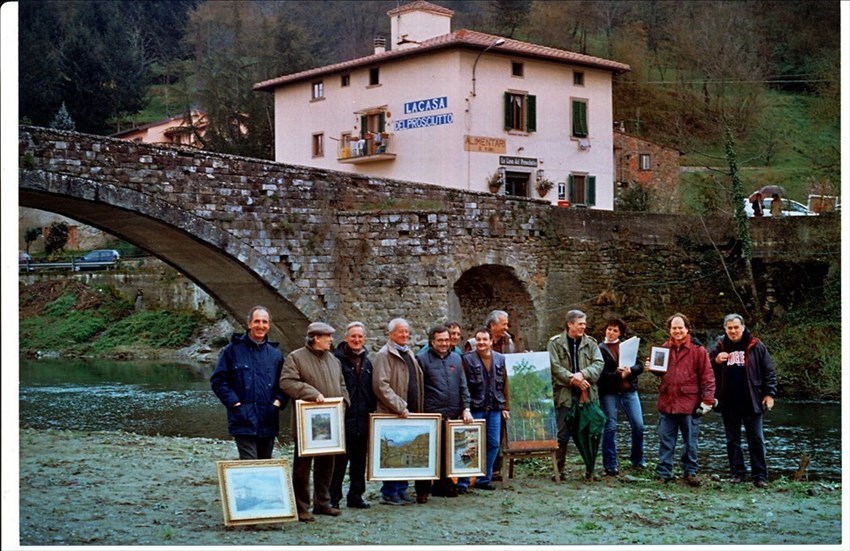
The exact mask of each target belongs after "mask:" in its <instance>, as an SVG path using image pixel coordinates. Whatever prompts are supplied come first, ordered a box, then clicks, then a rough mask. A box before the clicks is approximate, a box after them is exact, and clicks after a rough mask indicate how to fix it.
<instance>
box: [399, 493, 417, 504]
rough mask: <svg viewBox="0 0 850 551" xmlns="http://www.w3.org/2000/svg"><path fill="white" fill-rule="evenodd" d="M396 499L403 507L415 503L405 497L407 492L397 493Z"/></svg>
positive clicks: (408, 497)
mask: <svg viewBox="0 0 850 551" xmlns="http://www.w3.org/2000/svg"><path fill="white" fill-rule="evenodd" d="M398 498H399V499H400V500H401V502H402V504H403V505H407V504H409V503H416V500H415V499H413V498H412V497H410V496H409V495H407V492H399V494H398Z"/></svg>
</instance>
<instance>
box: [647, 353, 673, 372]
mask: <svg viewBox="0 0 850 551" xmlns="http://www.w3.org/2000/svg"><path fill="white" fill-rule="evenodd" d="M669 360H670V349H669V348H663V347H661V346H653V347H652V350H651V351H650V353H649V370H650V371H655V372H657V373H666V372H667V363H668V362H669Z"/></svg>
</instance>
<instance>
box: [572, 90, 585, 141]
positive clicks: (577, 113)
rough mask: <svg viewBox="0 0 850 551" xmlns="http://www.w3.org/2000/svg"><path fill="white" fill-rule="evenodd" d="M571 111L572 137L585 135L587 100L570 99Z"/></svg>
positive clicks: (583, 136)
mask: <svg viewBox="0 0 850 551" xmlns="http://www.w3.org/2000/svg"><path fill="white" fill-rule="evenodd" d="M572 107H573V109H572V112H573V137H574V138H586V137H587V100H583V99H574V100H572Z"/></svg>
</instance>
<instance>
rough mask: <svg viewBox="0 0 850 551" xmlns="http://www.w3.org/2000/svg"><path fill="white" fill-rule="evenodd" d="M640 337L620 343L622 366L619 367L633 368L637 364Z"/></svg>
mask: <svg viewBox="0 0 850 551" xmlns="http://www.w3.org/2000/svg"><path fill="white" fill-rule="evenodd" d="M639 346H640V337H632V338H630V339H626V340H624V341H622V342H621V343H620V365H619V366H618V367H632V366H633V365H635V364H636V363H637V355H638V347H639Z"/></svg>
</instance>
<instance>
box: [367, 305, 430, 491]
mask: <svg viewBox="0 0 850 551" xmlns="http://www.w3.org/2000/svg"><path fill="white" fill-rule="evenodd" d="M387 331H388V332H389V337H390V338H389V341H388V342H387V344H385V345H384V347H383V348H381V349H380V350H379V351H378V353H377V354H376V355H375V357H374V358H373V359H372V390H373V391H374V392H375V398H376V400H377V402H378V407H377V411H378V413H394V414H396V415H398V416H399V417H407V416H408V414H410V413H419V412H421V411H422V404H423V397H424V391H425V383H424V379H423V377H422V369H421V368H420V367H419V363H418V362H417V361H416V357H415V356H414V355H413V351H412V350H410V348H409V347H408V346H407V343H408V341H409V340H410V324H408V323H407V321H406V320H403V319H401V318H396V319H394V320H392V321H391V322H390V323H389V325H388V326H387ZM408 486H409V483H408V481H406V480H386V481H384V483H383V485H382V486H381V503H385V504H387V505H409V504H411V503H415V500H414V499H413V498H412V497H410V496H409V495H408V494H407V488H408Z"/></svg>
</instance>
